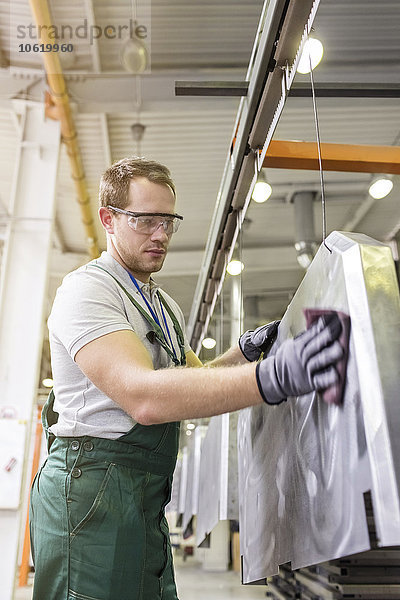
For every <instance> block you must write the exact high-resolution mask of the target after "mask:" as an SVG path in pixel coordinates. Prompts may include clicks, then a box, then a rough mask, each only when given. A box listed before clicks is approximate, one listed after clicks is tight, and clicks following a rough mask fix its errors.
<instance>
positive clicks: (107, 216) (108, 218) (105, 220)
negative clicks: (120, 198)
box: [99, 206, 114, 234]
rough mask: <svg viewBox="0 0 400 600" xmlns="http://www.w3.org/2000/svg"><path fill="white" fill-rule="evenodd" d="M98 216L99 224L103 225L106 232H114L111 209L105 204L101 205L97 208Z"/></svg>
mask: <svg viewBox="0 0 400 600" xmlns="http://www.w3.org/2000/svg"><path fill="white" fill-rule="evenodd" d="M99 218H100V221H101V224H102V225H103V227H104V229H105V230H106V233H110V234H113V233H114V215H113V214H112V212H111V210H109V209H108V208H106V207H105V206H101V207H100V208H99Z"/></svg>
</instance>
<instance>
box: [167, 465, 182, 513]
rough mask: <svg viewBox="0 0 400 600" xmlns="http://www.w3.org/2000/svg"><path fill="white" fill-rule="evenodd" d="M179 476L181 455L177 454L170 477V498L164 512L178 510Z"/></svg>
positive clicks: (176, 511) (180, 474)
mask: <svg viewBox="0 0 400 600" xmlns="http://www.w3.org/2000/svg"><path fill="white" fill-rule="evenodd" d="M181 476H182V456H178V458H177V461H176V466H175V471H174V476H173V479H172V490H171V500H170V501H169V503H168V504H167V506H166V507H165V512H166V513H178V512H179V496H180V488H181Z"/></svg>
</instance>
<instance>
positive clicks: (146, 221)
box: [107, 206, 183, 235]
mask: <svg viewBox="0 0 400 600" xmlns="http://www.w3.org/2000/svg"><path fill="white" fill-rule="evenodd" d="M107 208H108V209H109V210H112V211H113V212H117V213H121V214H123V215H128V225H129V227H131V228H132V229H134V230H135V231H136V232H137V233H146V234H150V233H154V231H156V230H157V229H158V228H159V227H160V225H162V226H163V228H164V231H165V233H166V234H167V235H172V234H173V233H176V232H177V231H178V229H179V225H180V222H181V221H183V217H181V215H177V214H173V215H171V214H169V213H142V212H131V211H130V210H123V209H122V208H116V207H115V206H107Z"/></svg>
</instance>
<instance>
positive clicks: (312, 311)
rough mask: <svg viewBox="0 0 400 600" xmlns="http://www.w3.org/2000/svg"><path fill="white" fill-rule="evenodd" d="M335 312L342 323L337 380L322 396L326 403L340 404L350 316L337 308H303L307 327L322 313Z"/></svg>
mask: <svg viewBox="0 0 400 600" xmlns="http://www.w3.org/2000/svg"><path fill="white" fill-rule="evenodd" d="M334 313H336V314H337V316H338V317H339V320H340V323H341V325H342V331H341V333H340V336H339V344H340V345H341V346H342V348H343V356H342V358H341V359H340V360H339V361H338V362H337V363H336V365H335V369H336V371H337V372H338V375H339V380H338V381H337V383H335V384H334V385H331V386H330V387H328V388H326V390H324V391H323V392H322V398H323V400H324V401H325V402H327V403H328V404H342V403H343V398H344V390H345V385H346V370H347V360H348V357H349V341H350V317H349V315H346V313H343V312H340V311H337V310H323V309H319V308H305V309H304V316H305V318H306V323H307V329H308V328H309V327H310V326H311V325H312V324H313V323H315V321H317V320H318V319H319V317H321V316H322V317H323V316H324V315H331V314H334Z"/></svg>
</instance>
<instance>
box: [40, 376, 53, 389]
mask: <svg viewBox="0 0 400 600" xmlns="http://www.w3.org/2000/svg"><path fill="white" fill-rule="evenodd" d="M42 386H43V387H46V388H52V387H53V380H52V379H50V377H46V379H43V381H42Z"/></svg>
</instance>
